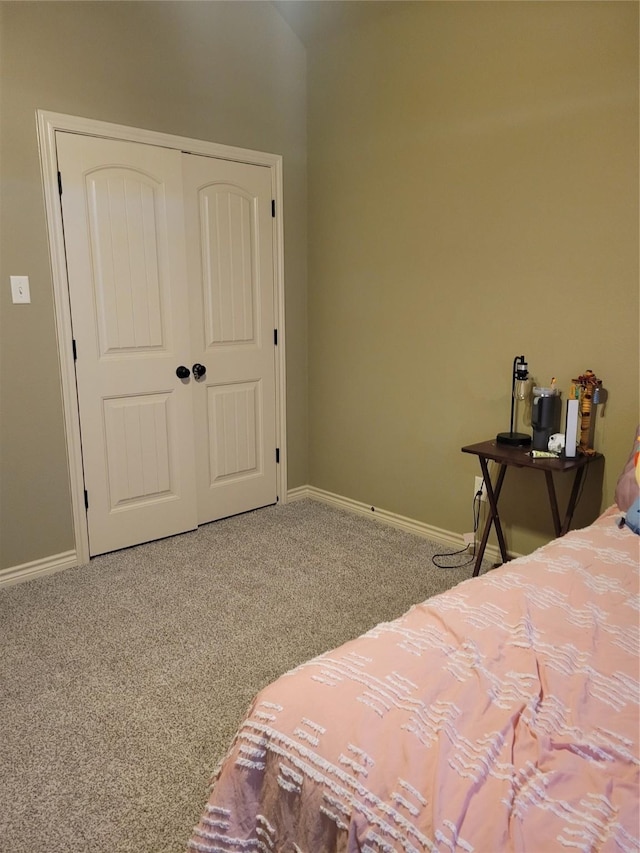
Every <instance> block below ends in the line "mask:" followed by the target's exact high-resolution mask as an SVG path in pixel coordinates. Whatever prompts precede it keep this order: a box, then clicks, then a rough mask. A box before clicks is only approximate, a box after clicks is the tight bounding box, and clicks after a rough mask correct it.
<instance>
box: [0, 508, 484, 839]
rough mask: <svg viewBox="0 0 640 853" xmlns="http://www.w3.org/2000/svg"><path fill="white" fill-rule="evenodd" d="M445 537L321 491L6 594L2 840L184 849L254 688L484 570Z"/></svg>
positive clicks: (1, 676)
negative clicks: (400, 526)
mask: <svg viewBox="0 0 640 853" xmlns="http://www.w3.org/2000/svg"><path fill="white" fill-rule="evenodd" d="M443 550H447V549H446V548H442V546H439V545H435V544H434V543H431V542H429V541H427V540H425V539H423V538H420V537H418V536H414V535H412V534H409V533H406V532H403V531H400V530H396V529H394V528H391V527H387V526H385V525H383V524H380V523H378V522H376V521H374V520H372V519H368V518H364V517H361V516H357V515H352V514H350V513H346V512H342V511H341V510H337V509H334V508H331V507H328V506H325V505H323V504H320V503H316V502H314V501H309V500H306V501H299V502H295V503H291V504H288V505H287V506H276V507H268V508H266V509H262V510H257V511H256V512H252V513H248V514H246V515H242V516H238V517H235V518H231V519H227V520H224V521H220V522H216V523H214V524H209V525H205V526H204V527H201V528H199V529H198V530H197V531H195V532H193V533H187V534H184V535H183V536H176V537H173V538H171V539H165V540H162V541H160V542H153V543H150V544H148V545H142V546H139V547H137V548H131V549H129V550H125V551H120V552H117V553H115V554H109V555H106V556H103V557H98V558H96V559H94V560H92V561H91V563H90V564H89V565H87V566H83V567H80V568H77V569H70V570H68V571H65V572H60V573H59V574H56V575H51V576H50V577H46V578H41V579H39V580H34V581H31V582H28V583H23V584H19V585H17V586H13V587H8V588H6V589H4V590H0V851H2V853H26V851H30V853H36V852H37V853H45V852H46V853H79V851H91V853H168V851H171V852H172V853H173V851H176V852H177V851H183V850H184V848H185V845H186V842H187V840H188V837H189V835H190V832H191V829H192V827H193V825H194V824H195V822H196V820H197V818H198V815H199V813H200V810H201V808H202V806H203V805H204V803H205V801H206V798H207V784H208V779H209V775H210V773H211V771H212V770H213V768H214V766H215V764H216V762H217V760H218V758H219V757H220V756H221V755H222V754H223V753H224V751H225V750H226V747H227V745H228V743H229V741H230V740H231V738H232V736H233V733H234V731H235V729H236V726H237V725H238V723H239V721H240V718H241V717H242V715H243V713H244V711H245V710H246V708H247V706H248V704H249V702H250V701H251V699H252V697H253V696H254V694H255V693H256V692H257V691H258V690H259V689H260V688H261V687H262V686H264V685H265V684H267V683H268V682H270V681H272V680H274V679H275V678H276V677H277V676H279V675H280V674H281V673H282V672H285V671H286V670H288V669H291V668H292V667H294V666H296V665H297V664H299V663H301V662H302V661H304V660H307V659H308V658H310V657H313V656H314V655H316V654H319V653H321V652H323V651H326V650H327V649H331V648H333V647H335V646H337V645H340V644H341V643H343V642H345V641H346V640H348V639H350V638H352V637H355V636H357V635H359V634H361V633H363V632H364V631H366V630H368V629H369V628H371V627H372V626H374V625H376V624H377V623H378V622H382V621H388V620H391V619H394V618H396V617H397V616H399V615H401V614H402V613H404V611H405V610H407V609H408V608H409V607H410V606H411V605H412V604H414V603H416V602H418V601H422V600H424V599H426V598H428V597H430V596H432V595H434V594H436V593H438V592H442V591H443V590H445V589H447V588H449V587H451V586H454V585H455V584H456V583H458V582H459V581H461V580H464V579H465V578H467V577H469V576H470V575H471V566H467V567H465V568H462V569H448V570H442V569H438V568H435V567H434V566H433V564H432V562H431V556H432V554H433V553H437V552H441V551H443ZM456 559H457V560H459V559H460V557H458V558H456Z"/></svg>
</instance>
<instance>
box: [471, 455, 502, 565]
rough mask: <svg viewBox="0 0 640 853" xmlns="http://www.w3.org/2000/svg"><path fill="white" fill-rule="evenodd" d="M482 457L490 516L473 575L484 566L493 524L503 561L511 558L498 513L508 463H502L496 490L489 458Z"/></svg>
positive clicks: (481, 464)
mask: <svg viewBox="0 0 640 853" xmlns="http://www.w3.org/2000/svg"><path fill="white" fill-rule="evenodd" d="M479 459H480V467H481V468H482V476H483V477H484V482H485V486H486V488H487V500H488V502H489V517H488V518H487V521H486V523H485V525H484V530H483V532H482V539H481V540H480V545H479V547H478V553H477V555H476V564H475V566H474V568H473V577H477V576H478V575H479V574H480V567H481V566H482V559H483V557H484V552H485V549H486V547H487V542H488V540H489V533H490V532H491V525H492V524H495V528H496V536H497V537H498V545H499V546H500V554H501V556H502V561H503V562H504V563H506V562H507V560H508V559H509V555H508V553H507V546H506V544H505V541H504V534H503V533H502V525H501V524H500V516H499V515H498V498H499V497H500V492H501V491H502V483H503V481H504V475H505V473H506V471H507V466H506V465H500V471H499V473H498V479H497V480H496V486H495V490H494V489H493V487H492V485H491V478H490V477H489V467H488V465H487V460H486V459H484V458H483V457H482V456H480V457H479Z"/></svg>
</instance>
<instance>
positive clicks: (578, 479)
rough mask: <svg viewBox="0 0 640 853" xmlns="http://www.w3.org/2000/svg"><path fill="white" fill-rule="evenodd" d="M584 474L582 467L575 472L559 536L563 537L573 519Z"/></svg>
mask: <svg viewBox="0 0 640 853" xmlns="http://www.w3.org/2000/svg"><path fill="white" fill-rule="evenodd" d="M584 472H585V469H584V467H582V468H578V469H577V471H576V476H575V478H574V480H573V488H572V489H571V497H570V498H569V503H568V504H567V511H566V512H565V514H564V521H563V522H562V529H561V530H560V533H559V534H558V535H559V536H564V535H565V533H568V531H569V527H570V526H571V521H572V519H573V511H574V510H575V508H576V503H577V501H578V492H579V491H580V484H581V483H582V478H583V477H584Z"/></svg>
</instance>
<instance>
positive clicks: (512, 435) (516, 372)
mask: <svg viewBox="0 0 640 853" xmlns="http://www.w3.org/2000/svg"><path fill="white" fill-rule="evenodd" d="M528 378H529V370H528V368H527V362H526V361H525V360H524V356H523V355H517V356H516V357H515V358H514V359H513V376H512V379H511V425H510V428H509V432H499V433H498V435H497V436H496V441H497V442H498V444H510V445H511V446H512V447H526V446H527V445H528V444H531V436H530V435H526V434H525V433H523V432H514V431H513V418H514V415H515V403H516V397H517V398H518V399H519V400H524V390H523V383H524V382H526V381H527V379H528ZM516 383H518V384H517V385H516Z"/></svg>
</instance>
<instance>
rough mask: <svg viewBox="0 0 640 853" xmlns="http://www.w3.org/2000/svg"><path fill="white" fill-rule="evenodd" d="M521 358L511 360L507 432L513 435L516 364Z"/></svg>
mask: <svg viewBox="0 0 640 853" xmlns="http://www.w3.org/2000/svg"><path fill="white" fill-rule="evenodd" d="M522 357H523V356H518V355H517V356H516V357H515V358H514V359H513V371H512V376H511V420H510V421H509V432H510V433H511V435H513V416H514V414H515V405H516V364H517V363H518V359H519V358H522Z"/></svg>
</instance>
